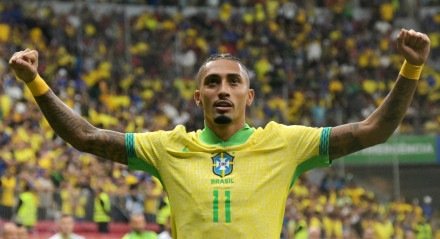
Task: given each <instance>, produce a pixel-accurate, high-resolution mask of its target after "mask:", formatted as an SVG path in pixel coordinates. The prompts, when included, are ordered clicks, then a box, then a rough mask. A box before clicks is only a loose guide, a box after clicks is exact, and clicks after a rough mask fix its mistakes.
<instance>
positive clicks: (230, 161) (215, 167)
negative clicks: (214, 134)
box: [212, 152, 234, 178]
mask: <svg viewBox="0 0 440 239" xmlns="http://www.w3.org/2000/svg"><path fill="white" fill-rule="evenodd" d="M233 167H234V156H232V155H230V154H228V153H226V152H221V153H218V154H216V155H215V156H214V157H212V172H213V173H214V174H215V175H218V176H220V177H222V178H223V177H225V176H227V175H229V174H231V173H232V169H233Z"/></svg>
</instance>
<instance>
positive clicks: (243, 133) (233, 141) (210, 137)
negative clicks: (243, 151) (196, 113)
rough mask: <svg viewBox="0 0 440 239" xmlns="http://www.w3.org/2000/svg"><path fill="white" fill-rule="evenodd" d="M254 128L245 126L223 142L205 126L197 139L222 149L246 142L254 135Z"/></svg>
mask: <svg viewBox="0 0 440 239" xmlns="http://www.w3.org/2000/svg"><path fill="white" fill-rule="evenodd" d="M254 131H255V128H253V127H250V126H249V125H248V124H245V125H244V127H243V128H241V129H240V130H239V131H237V132H236V133H235V134H234V135H232V136H231V137H230V138H229V139H228V140H226V141H223V140H222V139H220V138H219V137H217V135H216V134H215V133H214V131H212V130H211V129H210V128H208V127H207V126H205V128H204V129H203V130H202V132H201V133H200V136H199V139H200V140H201V141H202V142H203V143H205V144H209V145H220V146H223V147H228V146H235V145H240V144H243V143H245V142H246V140H248V139H249V137H250V136H251V135H252V133H254Z"/></svg>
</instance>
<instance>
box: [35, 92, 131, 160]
mask: <svg viewBox="0 0 440 239" xmlns="http://www.w3.org/2000/svg"><path fill="white" fill-rule="evenodd" d="M35 100H36V101H37V103H38V105H39V107H40V109H41V111H42V112H43V114H44V116H45V117H46V119H47V121H48V122H49V124H50V125H51V127H52V128H53V129H54V130H55V132H56V133H57V134H58V135H59V136H60V137H61V138H63V139H64V140H65V141H66V142H68V143H70V144H71V145H72V146H73V147H75V148H77V149H78V150H81V151H84V152H88V153H91V154H95V155H97V156H100V157H104V158H107V159H111V160H113V161H116V162H119V163H124V164H126V163H127V157H126V153H125V143H124V134H122V133H119V132H114V131H109V130H102V129H98V128H96V127H94V126H93V125H91V124H90V123H89V122H87V121H86V120H85V119H83V118H82V117H81V116H80V115H78V114H76V113H75V112H74V111H73V110H72V109H70V108H69V107H68V106H67V105H65V104H64V103H63V102H62V101H61V100H60V99H59V98H58V97H57V96H56V95H55V94H54V93H53V92H52V91H49V92H48V93H46V94H44V95H42V96H38V97H35Z"/></svg>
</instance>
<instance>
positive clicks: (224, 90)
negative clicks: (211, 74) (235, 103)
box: [218, 79, 230, 98]
mask: <svg viewBox="0 0 440 239" xmlns="http://www.w3.org/2000/svg"><path fill="white" fill-rule="evenodd" d="M229 92H230V87H229V84H228V81H227V80H226V79H223V80H222V83H221V84H220V88H219V91H218V96H219V97H220V98H224V97H228V96H229Z"/></svg>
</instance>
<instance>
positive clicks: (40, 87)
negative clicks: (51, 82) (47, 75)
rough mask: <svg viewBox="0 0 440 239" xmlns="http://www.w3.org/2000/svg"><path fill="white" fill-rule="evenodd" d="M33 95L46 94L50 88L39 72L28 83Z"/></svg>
mask: <svg viewBox="0 0 440 239" xmlns="http://www.w3.org/2000/svg"><path fill="white" fill-rule="evenodd" d="M26 85H27V87H28V88H29V90H30V91H31V93H32V95H33V96H40V95H44V94H46V93H47V92H48V91H49V90H50V88H49V86H48V85H47V83H46V82H45V81H44V80H43V78H41V76H40V75H39V74H37V76H35V79H33V80H32V81H31V82H29V83H26Z"/></svg>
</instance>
